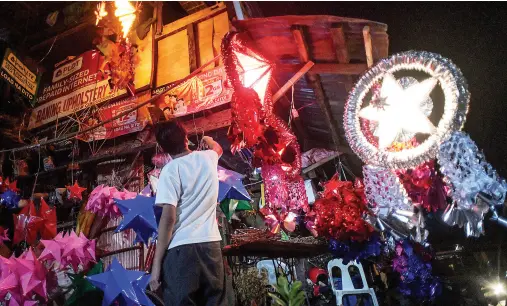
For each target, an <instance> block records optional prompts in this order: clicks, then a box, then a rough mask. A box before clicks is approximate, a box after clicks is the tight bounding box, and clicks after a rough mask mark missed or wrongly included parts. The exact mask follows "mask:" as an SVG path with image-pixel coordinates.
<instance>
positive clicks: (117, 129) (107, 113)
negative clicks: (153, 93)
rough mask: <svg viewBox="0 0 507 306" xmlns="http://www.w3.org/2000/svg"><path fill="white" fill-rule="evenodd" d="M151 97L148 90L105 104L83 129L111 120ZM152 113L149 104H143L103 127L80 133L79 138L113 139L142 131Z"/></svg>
mask: <svg viewBox="0 0 507 306" xmlns="http://www.w3.org/2000/svg"><path fill="white" fill-rule="evenodd" d="M149 98H150V94H149V92H146V93H144V94H141V95H137V96H135V97H131V98H127V99H123V100H120V101H118V102H113V103H110V104H108V105H105V106H103V107H101V108H99V110H98V111H97V112H96V113H95V115H94V116H92V117H90V118H88V119H87V120H86V122H84V124H83V125H81V129H82V130H85V129H87V128H89V127H92V126H94V125H97V124H98V123H100V122H103V121H106V120H109V119H111V118H113V117H115V116H117V115H119V114H120V113H122V112H124V111H126V110H129V109H132V108H133V107H135V106H136V105H138V104H139V103H142V102H145V101H147V100H148V99H149ZM150 121H151V119H150V114H149V111H148V107H147V106H143V107H141V108H139V109H136V110H134V111H132V112H130V113H129V114H127V115H124V116H121V117H120V118H117V119H115V120H113V121H111V122H109V123H106V124H104V125H103V126H101V127H98V128H96V129H95V130H93V131H90V133H85V134H82V135H79V136H78V137H77V138H78V139H81V140H83V141H92V140H102V139H111V138H115V137H118V136H121V135H126V134H130V133H135V132H139V131H142V130H143V129H144V128H145V127H146V125H147V124H148V123H150Z"/></svg>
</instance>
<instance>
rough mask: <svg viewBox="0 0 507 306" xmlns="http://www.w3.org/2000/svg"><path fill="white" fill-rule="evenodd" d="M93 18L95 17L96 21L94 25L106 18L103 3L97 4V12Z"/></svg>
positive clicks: (104, 4)
mask: <svg viewBox="0 0 507 306" xmlns="http://www.w3.org/2000/svg"><path fill="white" fill-rule="evenodd" d="M95 16H97V21H96V22H95V25H98V24H99V21H100V20H102V18H104V17H106V16H107V11H106V3H105V2H104V1H102V2H100V3H99V4H97V10H96V11H95Z"/></svg>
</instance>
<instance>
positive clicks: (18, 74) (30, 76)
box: [0, 48, 40, 105]
mask: <svg viewBox="0 0 507 306" xmlns="http://www.w3.org/2000/svg"><path fill="white" fill-rule="evenodd" d="M0 77H2V79H4V80H6V81H7V82H8V83H9V84H11V86H14V88H15V89H16V91H17V92H19V93H20V94H22V95H23V96H24V97H25V98H27V99H28V100H29V101H30V103H32V105H33V104H34V103H35V95H36V94H37V89H38V87H39V81H40V75H38V74H36V73H35V72H33V71H31V70H30V69H28V67H26V66H25V64H23V62H22V61H21V60H20V59H19V58H18V57H17V56H16V55H15V54H14V52H12V50H11V49H9V48H7V49H6V50H5V55H4V58H3V61H2V68H1V69H0Z"/></svg>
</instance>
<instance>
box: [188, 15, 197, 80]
mask: <svg viewBox="0 0 507 306" xmlns="http://www.w3.org/2000/svg"><path fill="white" fill-rule="evenodd" d="M187 38H188V60H189V65H190V72H193V71H195V69H197V67H198V63H197V58H198V55H197V43H196V31H195V26H194V24H193V23H191V24H189V25H187Z"/></svg>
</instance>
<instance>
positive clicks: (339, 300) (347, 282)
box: [327, 259, 379, 306]
mask: <svg viewBox="0 0 507 306" xmlns="http://www.w3.org/2000/svg"><path fill="white" fill-rule="evenodd" d="M351 266H356V267H357V269H358V270H359V273H360V274H361V280H362V282H363V288H358V289H356V288H355V287H354V284H353V283H352V277H351V276H350V273H349V267H351ZM334 267H337V268H338V269H340V271H341V280H342V289H341V290H338V289H337V288H335V283H334V280H333V268H334ZM327 271H328V275H329V283H330V284H331V288H332V289H333V292H334V295H335V297H336V305H339V306H341V305H344V304H343V297H344V296H345V295H358V294H369V295H370V296H371V300H372V301H373V305H374V306H378V305H379V304H378V301H377V296H376V295H375V291H374V290H373V288H369V287H368V283H367V282H366V276H365V275H364V270H363V265H362V264H361V263H360V262H356V261H351V262H349V263H348V264H346V265H344V264H343V260H342V259H333V260H331V261H329V262H328V264H327Z"/></svg>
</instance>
